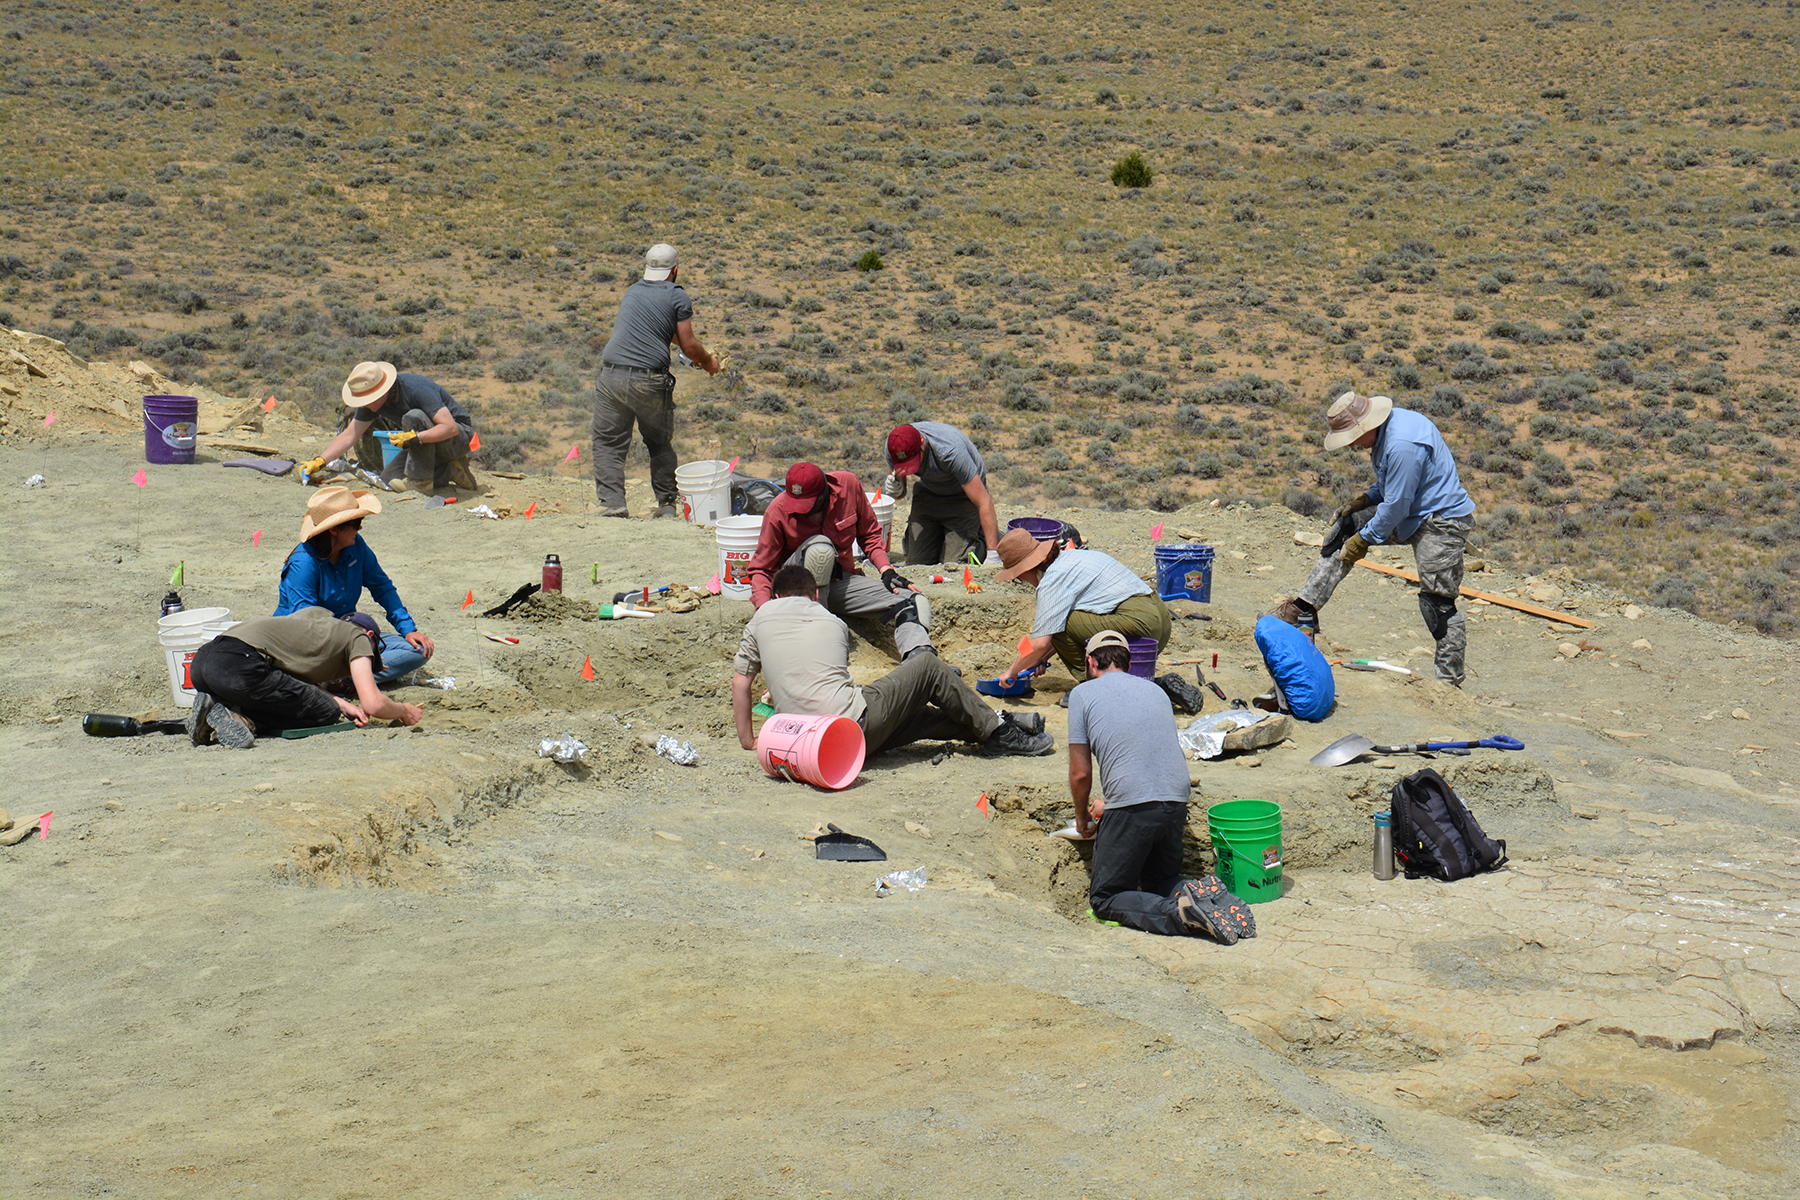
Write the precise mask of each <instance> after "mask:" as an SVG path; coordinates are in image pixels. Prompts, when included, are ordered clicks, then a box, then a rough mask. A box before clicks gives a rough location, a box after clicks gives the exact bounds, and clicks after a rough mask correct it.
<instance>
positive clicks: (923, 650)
mask: <svg viewBox="0 0 1800 1200" xmlns="http://www.w3.org/2000/svg"><path fill="white" fill-rule="evenodd" d="M921 654H929V655H931V657H933V658H941V657H942V655H940V654H938V652H937V647H936V646H914V647H913V648H912V649H911V650H908V651H907V652H906V653H905V654H902V655H901V656H900V661H901V662H905V661H906V660H907V659H909V658H917V657H919V655H921ZM944 665H945V666H946V667H949V668H950V673H951V674H952V675H955V676H958V677H961V675H962V668H961V667H959V666H957V665H956V664H955V663H952V662H947V663H945V664H944Z"/></svg>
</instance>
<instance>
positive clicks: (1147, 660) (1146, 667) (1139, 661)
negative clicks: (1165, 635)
mask: <svg viewBox="0 0 1800 1200" xmlns="http://www.w3.org/2000/svg"><path fill="white" fill-rule="evenodd" d="M1125 640H1126V644H1127V645H1129V646H1130V647H1131V668H1130V673H1131V674H1133V675H1136V676H1137V677H1138V678H1139V679H1155V678H1156V653H1157V651H1158V650H1159V649H1160V648H1161V647H1159V646H1158V645H1157V644H1156V639H1155V638H1127V639H1125Z"/></svg>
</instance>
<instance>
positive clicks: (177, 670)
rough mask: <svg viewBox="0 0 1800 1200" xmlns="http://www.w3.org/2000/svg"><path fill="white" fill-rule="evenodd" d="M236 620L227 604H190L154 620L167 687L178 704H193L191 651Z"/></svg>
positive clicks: (189, 706) (187, 705) (194, 650)
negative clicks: (167, 672) (183, 608)
mask: <svg viewBox="0 0 1800 1200" xmlns="http://www.w3.org/2000/svg"><path fill="white" fill-rule="evenodd" d="M236 624H237V622H236V621H233V620H232V619H231V610H230V609H229V608H191V609H188V610H187V611H185V612H175V613H170V614H169V615H168V616H166V617H162V618H159V619H158V620H157V622H156V640H157V641H158V642H160V643H162V648H163V657H164V658H166V659H167V660H168V664H169V690H170V691H172V692H174V693H175V703H176V704H177V705H179V706H180V707H182V708H192V707H193V705H194V681H193V678H192V675H191V670H192V667H193V663H194V654H195V653H196V652H197V651H198V650H199V649H200V647H201V646H204V645H205V644H206V643H207V642H210V641H212V640H213V639H214V638H216V637H218V636H219V635H220V634H221V633H224V632H225V631H226V630H227V629H230V628H231V627H232V626H233V625H236Z"/></svg>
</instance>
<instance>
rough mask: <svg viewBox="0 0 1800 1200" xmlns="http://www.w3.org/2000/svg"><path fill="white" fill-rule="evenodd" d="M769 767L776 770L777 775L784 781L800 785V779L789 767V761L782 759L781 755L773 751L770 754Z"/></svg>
mask: <svg viewBox="0 0 1800 1200" xmlns="http://www.w3.org/2000/svg"><path fill="white" fill-rule="evenodd" d="M769 765H770V766H771V767H774V768H775V773H776V774H777V775H779V776H781V777H782V778H783V779H785V780H787V781H788V782H789V783H799V782H800V777H799V776H797V775H795V774H794V772H793V770H792V769H791V768H790V767H789V766H788V761H787V759H785V758H783V757H781V756H780V755H779V754H776V753H775V752H773V751H770V753H769Z"/></svg>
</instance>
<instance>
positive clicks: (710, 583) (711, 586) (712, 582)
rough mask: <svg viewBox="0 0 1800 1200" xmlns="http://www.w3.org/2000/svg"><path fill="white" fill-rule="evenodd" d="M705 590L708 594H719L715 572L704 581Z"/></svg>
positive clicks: (717, 578)
mask: <svg viewBox="0 0 1800 1200" xmlns="http://www.w3.org/2000/svg"><path fill="white" fill-rule="evenodd" d="M706 590H707V592H708V594H710V595H714V596H716V595H718V594H719V577H718V576H717V575H716V574H715V575H714V576H713V577H712V578H711V579H709V580H707V581H706Z"/></svg>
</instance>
